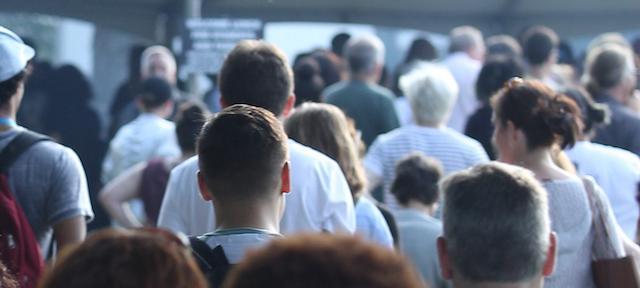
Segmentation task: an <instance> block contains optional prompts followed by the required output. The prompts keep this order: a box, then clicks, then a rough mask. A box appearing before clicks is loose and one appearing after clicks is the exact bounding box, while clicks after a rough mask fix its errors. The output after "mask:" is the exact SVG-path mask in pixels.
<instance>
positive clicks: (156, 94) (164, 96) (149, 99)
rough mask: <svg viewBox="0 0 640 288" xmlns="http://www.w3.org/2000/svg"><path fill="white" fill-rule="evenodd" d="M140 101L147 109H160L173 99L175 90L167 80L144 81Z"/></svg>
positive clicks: (154, 78)
mask: <svg viewBox="0 0 640 288" xmlns="http://www.w3.org/2000/svg"><path fill="white" fill-rule="evenodd" d="M138 97H139V99H140V100H141V101H142V105H143V106H144V107H145V109H148V110H149V109H154V108H158V107H160V106H162V105H164V104H165V103H167V101H169V100H172V99H173V88H172V87H171V84H169V82H167V81H166V80H164V79H162V78H158V77H151V78H149V79H146V80H144V81H142V87H141V91H140V94H139V96H138Z"/></svg>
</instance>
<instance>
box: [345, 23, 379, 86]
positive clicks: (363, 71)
mask: <svg viewBox="0 0 640 288" xmlns="http://www.w3.org/2000/svg"><path fill="white" fill-rule="evenodd" d="M384 51H385V50H384V44H383V43H382V41H381V40H380V38H378V37H377V36H375V35H367V36H359V37H354V38H351V39H349V42H347V47H346V48H345V51H344V58H345V61H346V62H347V66H348V67H349V74H350V75H351V78H352V79H360V80H368V81H371V82H374V83H375V82H378V79H379V78H380V74H381V73H382V67H383V66H384Z"/></svg>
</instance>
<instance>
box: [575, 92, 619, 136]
mask: <svg viewBox="0 0 640 288" xmlns="http://www.w3.org/2000/svg"><path fill="white" fill-rule="evenodd" d="M564 94H565V95H567V96H568V97H569V98H571V99H572V100H573V101H574V102H576V104H577V105H578V108H580V112H581V116H582V123H583V125H584V127H583V128H582V133H583V134H588V133H590V132H591V131H593V129H594V128H596V127H597V126H599V125H600V124H606V123H609V117H610V112H609V109H608V107H607V106H606V105H605V104H600V103H595V102H594V101H593V99H592V98H591V95H590V94H589V92H587V91H586V90H584V89H582V88H572V89H567V90H566V91H564Z"/></svg>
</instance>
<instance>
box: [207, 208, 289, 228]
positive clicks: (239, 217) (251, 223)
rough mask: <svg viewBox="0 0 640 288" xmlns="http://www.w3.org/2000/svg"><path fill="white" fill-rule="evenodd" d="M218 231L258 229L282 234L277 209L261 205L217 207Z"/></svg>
mask: <svg viewBox="0 0 640 288" xmlns="http://www.w3.org/2000/svg"><path fill="white" fill-rule="evenodd" d="M214 208H215V213H216V229H219V230H220V229H232V228H257V229H262V230H266V231H269V232H272V233H279V232H280V219H279V218H280V217H278V215H279V213H278V212H277V211H278V209H277V208H276V207H272V206H270V205H263V204H262V203H260V204H253V205H251V204H248V205H247V204H245V203H242V204H235V203H234V204H232V205H227V203H225V205H215V204H214Z"/></svg>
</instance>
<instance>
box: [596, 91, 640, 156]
mask: <svg viewBox="0 0 640 288" xmlns="http://www.w3.org/2000/svg"><path fill="white" fill-rule="evenodd" d="M594 100H596V101H598V102H600V103H605V104H607V105H609V109H611V123H610V124H609V125H607V126H604V127H601V128H599V129H597V131H596V137H595V138H594V139H593V142H596V143H600V144H604V145H609V146H614V147H618V148H622V149H625V150H627V151H631V152H633V153H635V154H636V155H639V156H640V116H638V115H636V114H635V113H633V112H632V111H631V110H630V109H629V108H627V107H625V106H624V105H622V104H621V103H619V102H618V101H617V100H615V99H613V98H612V97H611V96H609V95H605V94H601V95H596V96H595V97H594Z"/></svg>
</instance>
